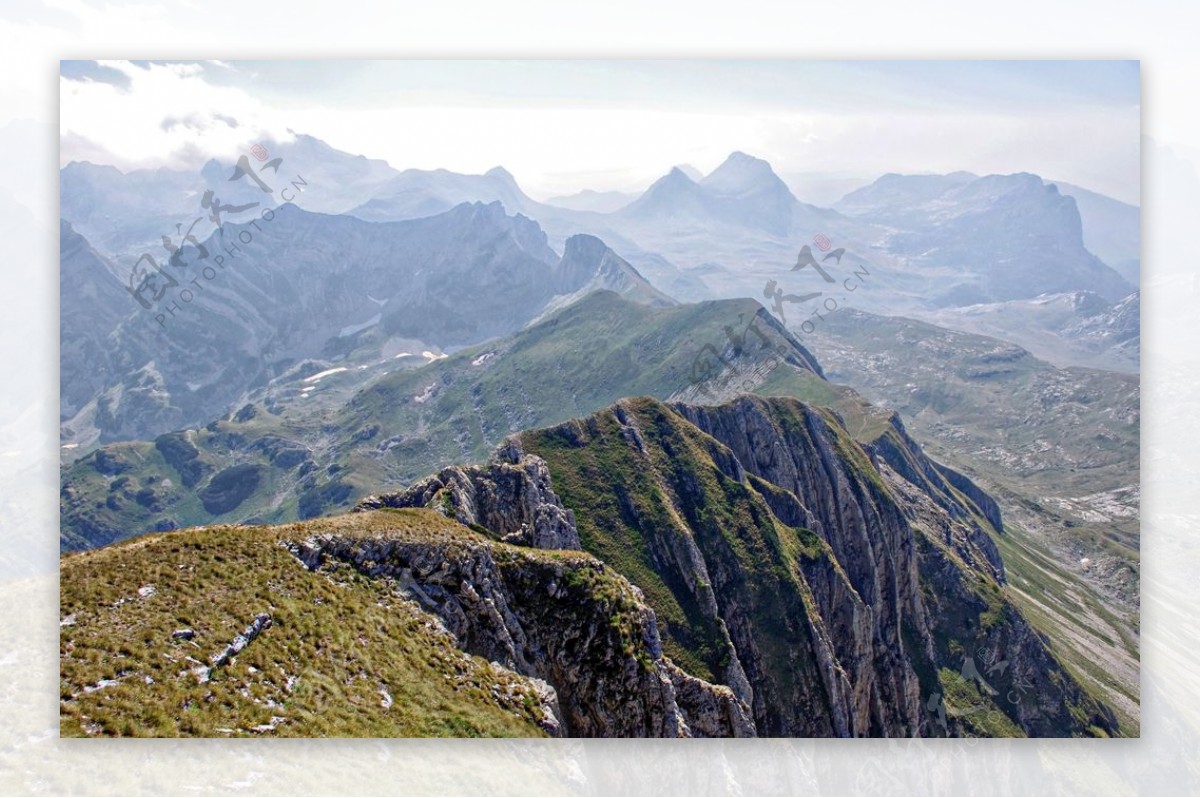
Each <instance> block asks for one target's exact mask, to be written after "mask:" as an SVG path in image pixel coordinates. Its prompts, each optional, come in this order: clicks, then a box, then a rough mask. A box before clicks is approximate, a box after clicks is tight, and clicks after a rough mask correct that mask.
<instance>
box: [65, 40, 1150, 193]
mask: <svg viewBox="0 0 1200 798" xmlns="http://www.w3.org/2000/svg"><path fill="white" fill-rule="evenodd" d="M59 80H60V134H61V140H60V163H61V164H66V163H68V162H70V161H72V160H88V161H92V162H93V163H105V164H112V165H114V166H117V167H118V168H121V169H123V170H129V169H133V168H146V167H157V166H163V165H166V166H172V167H179V168H191V167H194V166H197V165H199V164H200V163H202V162H203V161H205V160H207V159H208V158H210V157H228V156H229V155H230V154H232V153H235V152H240V151H244V150H245V148H246V147H247V146H248V145H249V144H251V143H253V142H254V141H256V140H260V139H264V138H271V139H275V140H282V139H285V138H287V137H288V136H289V135H291V134H292V133H293V132H294V133H305V134H309V135H312V136H315V137H317V138H319V139H322V140H324V141H326V142H327V143H328V144H330V145H331V146H333V147H336V148H338V149H341V150H345V151H347V152H350V153H353V154H361V155H366V156H368V157H371V158H381V159H383V160H386V161H387V162H388V163H389V164H391V165H392V166H393V167H395V168H397V169H406V168H420V169H435V168H445V169H450V170H452V171H457V172H466V173H482V172H484V171H487V170H488V169H490V168H491V167H494V166H503V167H505V168H506V169H508V170H509V171H510V172H512V173H513V174H514V175H515V176H516V178H517V180H518V182H519V183H520V184H521V186H522V188H524V189H525V190H526V191H527V192H528V193H529V194H531V195H532V196H534V197H537V198H546V197H549V196H554V195H561V194H570V193H573V192H576V191H579V190H582V189H585V188H590V189H594V190H620V191H636V190H641V189H644V188H645V187H646V186H647V185H648V184H649V183H650V182H652V181H653V180H654V179H656V178H658V177H660V176H662V175H663V174H665V173H666V172H667V171H669V170H670V168H671V167H672V166H675V165H680V164H689V165H691V166H694V167H696V168H698V169H699V170H700V171H701V172H705V173H707V172H708V171H711V170H712V169H713V168H715V167H716V166H717V165H718V164H719V163H720V162H721V161H722V160H724V159H725V157H726V156H728V154H729V153H730V152H732V151H734V150H740V151H743V152H747V153H750V154H752V155H755V156H758V157H760V158H764V159H766V160H767V161H769V162H770V163H771V164H772V165H773V166H774V167H775V170H776V172H778V173H779V174H780V175H781V176H782V177H784V178H785V179H786V180H789V182H803V180H804V179H806V178H816V177H822V176H823V177H835V178H861V179H863V180H869V179H874V178H875V177H878V176H879V175H881V174H884V173H887V172H900V173H929V172H951V171H956V170H966V171H970V172H975V173H979V174H992V173H1004V174H1007V173H1012V172H1033V173H1036V174H1039V175H1041V176H1043V177H1045V178H1047V179H1051V180H1061V181H1066V182H1068V183H1074V184H1077V185H1080V186H1083V187H1086V188H1090V189H1092V190H1095V191H1099V192H1101V193H1104V194H1108V195H1110V196H1113V197H1116V198H1117V199H1121V200H1124V201H1126V202H1131V203H1138V202H1139V185H1140V134H1141V131H1140V116H1141V101H1140V68H1139V64H1138V62H1136V61H891V62H889V61H847V62H839V61H732V60H710V61H335V60H330V61H228V62H226V61H208V62H144V61H64V62H62V64H61V66H60V78H59ZM802 198H803V197H802Z"/></svg>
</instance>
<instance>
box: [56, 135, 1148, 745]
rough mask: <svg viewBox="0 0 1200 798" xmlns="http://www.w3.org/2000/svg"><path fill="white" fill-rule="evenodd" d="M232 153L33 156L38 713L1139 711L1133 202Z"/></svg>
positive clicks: (1024, 717)
mask: <svg viewBox="0 0 1200 798" xmlns="http://www.w3.org/2000/svg"><path fill="white" fill-rule="evenodd" d="M254 155H255V158H254V161H250V160H248V159H246V158H243V159H241V160H240V161H239V162H238V164H237V165H236V166H235V165H234V164H233V163H223V162H220V161H216V160H214V161H210V162H208V163H207V164H206V165H205V166H204V167H203V168H202V169H201V170H199V172H198V173H188V172H186V171H181V170H167V169H160V170H143V171H140V172H134V173H130V174H123V173H121V172H119V171H117V170H114V169H111V168H109V167H97V166H94V165H91V164H70V165H68V166H67V167H64V169H63V170H62V175H63V184H62V190H63V204H62V208H63V212H62V216H63V219H62V222H61V229H60V246H61V253H62V264H61V268H62V280H61V286H62V288H61V352H62V379H61V382H60V385H61V388H60V390H61V412H60V419H61V436H62V441H63V468H62V473H61V495H60V514H61V532H60V549H61V550H62V552H63V557H62V560H61V578H62V585H63V588H62V617H61V618H60V628H61V630H62V631H61V636H62V640H63V658H62V680H61V681H62V692H61V705H60V706H61V718H62V731H63V733H64V734H65V735H71V736H76V735H79V736H95V735H105V736H108V735H122V736H123V735H157V736H161V735H166V736H179V735H184V736H189V735H202V736H222V735H223V736H250V735H254V736H262V735H273V736H280V735H283V736H290V735H297V736H312V735H318V736H345V735H353V736H362V735H384V736H395V735H410V736H427V735H438V736H481V735H486V736H490V735H499V736H514V735H516V736H522V735H532V736H542V735H548V736H624V737H628V736H654V737H730V736H736V737H745V736H889V737H892V736H1101V737H1102V736H1128V735H1136V734H1137V733H1138V728H1139V708H1138V665H1137V657H1138V644H1137V635H1138V622H1137V606H1138V602H1139V592H1138V549H1139V545H1140V542H1139V533H1138V528H1137V513H1138V501H1139V493H1138V487H1137V468H1136V465H1133V466H1131V465H1130V463H1136V453H1137V446H1138V430H1139V423H1140V418H1139V410H1138V404H1137V403H1138V381H1137V377H1136V371H1137V369H1138V360H1139V358H1138V349H1139V345H1140V293H1139V292H1138V290H1137V285H1136V281H1137V274H1138V268H1139V267H1138V258H1139V256H1138V253H1137V245H1136V240H1135V241H1133V242H1131V241H1130V237H1131V236H1133V237H1134V238H1135V239H1136V232H1137V225H1136V211H1137V209H1136V208H1134V207H1133V206H1128V205H1123V204H1122V203H1118V202H1116V201H1115V200H1111V199H1110V198H1107V197H1103V196H1101V195H1098V194H1094V193H1092V192H1087V191H1086V190H1084V189H1079V188H1078V187H1075V186H1069V185H1066V184H1058V183H1055V182H1053V181H1047V180H1043V179H1042V178H1041V177H1038V176H1036V175H1030V174H1016V175H986V176H977V175H973V174H969V173H965V172H956V173H951V174H947V175H885V176H884V177H881V178H880V179H879V180H876V181H875V182H873V183H870V184H868V185H863V186H861V187H858V188H856V189H855V190H853V191H851V192H850V193H848V194H846V195H845V196H844V197H843V198H842V199H841V200H839V201H838V202H837V203H835V204H834V207H832V208H822V207H818V206H815V205H811V204H807V203H804V202H801V201H800V200H798V199H797V197H796V195H795V194H794V193H793V192H792V191H791V190H790V189H789V188H788V185H787V184H786V183H785V182H784V181H783V180H781V179H780V178H779V176H778V175H776V174H775V172H774V170H773V169H772V167H771V165H770V164H769V163H767V162H766V161H764V160H761V159H758V158H755V157H753V156H750V155H747V154H745V153H741V152H734V153H733V154H731V155H730V156H729V157H728V158H727V159H726V160H725V161H724V162H723V163H722V164H721V165H720V166H718V167H717V168H716V169H715V170H714V171H712V172H711V173H709V174H707V175H704V174H702V173H700V172H698V171H697V170H694V169H692V168H690V167H676V168H673V169H671V170H670V171H669V172H668V173H667V174H666V175H664V176H663V177H662V178H660V179H659V180H657V181H655V182H654V183H653V184H652V185H651V186H650V187H649V188H648V189H647V190H646V191H644V192H642V193H641V194H640V195H637V196H626V195H619V194H613V193H610V194H602V193H598V192H591V193H587V192H585V193H582V194H580V195H575V196H572V197H559V198H555V199H553V200H550V201H547V202H540V201H537V200H534V199H532V198H531V197H529V196H528V195H526V194H525V193H524V192H523V191H522V189H521V188H520V186H519V185H518V183H517V181H516V179H515V178H514V177H513V176H512V175H511V174H510V173H508V172H507V171H506V170H504V169H503V168H502V167H496V168H494V169H491V170H489V171H488V172H487V173H485V174H483V175H462V174H456V173H453V172H450V171H447V170H433V171H424V170H415V169H408V170H403V171H399V170H396V169H393V168H392V167H391V166H389V165H387V164H385V163H383V162H381V161H372V160H368V159H366V158H362V157H357V156H352V155H350V154H347V153H342V152H339V151H337V150H335V149H333V148H331V147H329V146H327V145H325V144H324V143H323V142H320V141H319V140H317V139H313V138H311V137H307V136H295V137H294V138H293V139H292V140H289V141H287V142H265V143H264V144H263V145H262V147H260V148H259V149H256V151H255V153H254ZM289 181H290V183H289ZM268 184H269V185H268ZM285 185H290V186H291V191H292V192H294V194H295V196H294V197H292V199H288V197H287V196H283V195H284V192H283V191H281V190H270V189H281V188H282V187H283V186H285ZM218 195H219V200H218V199H217V198H216V197H217V196H218ZM281 200H282V201H281ZM224 203H228V205H225V204H224ZM198 204H199V205H200V206H202V207H203V208H204V210H205V211H206V212H208V213H211V217H210V218H209V219H208V221H209V222H211V224H205V223H204V222H205V217H204V216H203V215H201V214H200V211H198V210H197V205H198ZM251 211H252V213H253V216H252V218H251V219H249V220H248V219H247V216H246V213H247V212H251ZM1131 211H1132V212H1133V214H1134V215H1133V216H1131ZM222 215H223V216H224V217H225V218H223V219H218V217H220V216H222ZM193 218H194V219H196V222H195V223H192V228H188V227H187V226H186V225H187V224H188V223H189V222H190V220H191V219H193ZM192 229H194V230H195V232H196V234H195V235H192V236H189V235H188V234H187V233H186V232H185V231H187V230H192ZM172 231H174V233H175V234H174V235H171V232H172ZM201 231H203V232H201ZM1101 251H1102V252H1103V255H1101V254H1100V252H1101ZM150 253H153V257H152V256H150ZM1110 261H1111V262H1110ZM143 264H144V265H143ZM139 268H141V269H142V271H141V272H140V273H139V272H138V269H139ZM848 275H853V277H854V280H856V281H857V282H856V283H855V285H854V286H853V287H852V286H851V285H850V282H851V278H850V277H849V276H848ZM139 280H140V282H139ZM769 281H771V282H769ZM772 283H773V284H774V285H775V286H777V287H779V289H780V290H779V292H778V293H776V294H774V295H773V294H772V293H771V290H770V289H771V285H772ZM160 288H161V289H164V290H161V291H159V290H158V289H160ZM809 291H812V292H816V291H819V292H820V293H818V294H815V296H821V297H822V299H821V300H820V301H817V302H814V303H812V304H806V303H808V302H809V300H811V299H813V298H814V297H813V296H808V297H807V298H805V297H799V296H797V295H796V294H794V293H788V294H787V296H786V297H785V296H783V293H784V292H809ZM822 295H823V296H822ZM772 298H775V299H776V300H777V301H776V303H775V304H774V307H773V309H769V307H768V306H770V305H771V304H772V303H771V301H770V300H771V299H772ZM759 300H766V302H765V303H764V302H760V301H759ZM785 302H787V303H791V304H788V307H787V314H788V315H787V319H788V322H790V326H789V323H788V322H785V321H784V314H783V310H784V308H783V303H785ZM830 302H833V306H832V308H831V306H830V304H829V303H830ZM765 305H766V306H765ZM821 308H824V309H825V310H826V311H831V310H833V309H834V308H840V309H839V310H837V311H836V312H826V313H825V314H823V315H819V314H814V316H811V317H810V316H808V315H806V314H807V312H808V311H809V310H810V309H817V310H818V311H819V310H820V309H821ZM867 311H870V312H867ZM906 316H907V317H911V318H906ZM806 319H814V320H815V321H806ZM810 328H811V329H810ZM980 333H986V334H989V335H992V336H994V337H986V336H985V335H980ZM1022 344H1023V345H1025V346H1026V347H1027V348H1026V349H1023V348H1021V346H1020V345H1022ZM1027 350H1028V351H1027ZM1038 358H1044V359H1045V360H1040V359H1038ZM1047 361H1049V362H1047ZM823 364H824V365H823ZM1119 372H1127V373H1119ZM1130 372H1131V373H1130ZM910 430H911V432H910ZM918 441H920V442H918ZM935 458H936V459H935ZM1130 458H1133V459H1132V460H1131V459H1130ZM116 650H119V652H120V656H115V657H114V656H113V654H112V652H113V651H116ZM1104 663H1107V666H1105V665H1104ZM180 708H182V709H183V710H184V711H182V712H181V711H180Z"/></svg>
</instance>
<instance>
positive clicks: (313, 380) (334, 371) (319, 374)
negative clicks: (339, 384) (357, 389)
mask: <svg viewBox="0 0 1200 798" xmlns="http://www.w3.org/2000/svg"><path fill="white" fill-rule="evenodd" d="M341 371H346V367H345V366H338V367H337V368H332V369H325V370H324V371H319V372H317V373H316V374H314V375H312V376H311V377H305V378H304V380H303V382H311V383H317V382H320V381H321V380H322V379H323V378H324V377H328V376H329V375H330V374H337V373H338V372H341Z"/></svg>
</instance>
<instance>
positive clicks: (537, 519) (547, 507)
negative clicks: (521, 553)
mask: <svg viewBox="0 0 1200 798" xmlns="http://www.w3.org/2000/svg"><path fill="white" fill-rule="evenodd" d="M382 507H430V508H431V509H435V510H438V511H439V512H442V513H443V514H445V515H447V516H450V517H452V518H454V519H455V520H456V521H458V522H459V523H460V524H463V525H464V526H469V527H473V528H477V529H478V528H481V529H485V530H487V532H488V533H489V534H492V535H494V536H496V537H497V538H499V539H500V540H503V541H505V542H507V543H514V544H517V545H523V546H534V547H536V548H539V549H576V550H578V549H580V548H581V546H580V543H579V535H578V533H577V532H576V531H575V516H574V514H573V513H572V512H571V511H570V510H568V509H566V508H565V507H563V505H562V502H561V501H559V499H558V496H556V495H555V494H554V490H553V489H552V488H551V486H550V472H549V470H547V468H546V464H545V462H544V461H542V459H541V458H539V457H535V456H530V455H526V454H524V453H523V452H521V450H520V448H519V445H518V444H517V443H516V442H515V441H507V442H506V443H505V444H504V445H502V446H501V447H500V448H499V449H498V450H497V452H496V454H495V456H494V457H493V458H492V460H491V462H489V463H488V464H487V465H484V466H474V465H471V466H454V467H451V468H445V469H442V470H441V471H440V472H438V474H437V475H436V476H431V477H429V478H427V479H425V480H423V481H421V482H418V483H417V484H415V485H413V486H412V487H410V488H409V489H408V490H405V491H402V492H400V493H392V494H385V495H382V496H370V497H367V498H366V499H364V500H363V501H362V502H360V503H359V505H358V507H357V508H356V509H378V508H382Z"/></svg>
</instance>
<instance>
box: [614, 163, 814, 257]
mask: <svg viewBox="0 0 1200 798" xmlns="http://www.w3.org/2000/svg"><path fill="white" fill-rule="evenodd" d="M617 215H619V216H621V217H622V218H623V219H626V220H629V221H634V222H636V223H640V224H645V223H647V222H656V223H669V224H672V225H702V224H706V223H707V224H713V223H715V224H719V225H730V226H736V227H741V228H748V229H752V230H760V231H762V232H764V233H767V234H770V235H774V236H787V235H789V234H791V233H793V232H794V230H795V227H796V225H797V224H799V223H802V222H803V220H804V219H806V218H807V217H810V216H813V215H820V213H819V211H817V209H815V208H812V207H811V206H805V205H804V204H803V203H801V202H800V201H799V200H797V199H796V198H795V197H794V196H792V192H791V191H790V190H789V189H788V187H787V185H786V184H785V183H784V182H783V181H782V180H780V179H779V176H778V175H776V174H775V172H774V171H773V170H772V169H771V165H770V164H769V163H767V162H766V161H764V160H762V159H760V158H755V157H753V156H750V155H747V154H745V153H742V152H734V153H732V154H730V156H729V157H728V158H726V159H725V161H724V162H723V163H722V164H721V165H720V166H719V167H717V168H716V169H715V170H714V171H713V172H712V173H711V174H709V175H708V176H707V177H704V178H703V179H701V180H699V181H696V180H694V179H693V178H692V177H690V176H688V175H687V174H686V173H684V171H683V170H682V169H680V168H678V167H676V168H674V169H672V170H671V171H670V173H668V174H667V175H666V176H665V177H662V178H660V179H659V180H658V181H657V182H655V183H654V184H653V185H652V186H651V187H650V188H649V189H647V190H646V192H645V193H644V194H643V195H642V196H641V197H639V198H638V199H637V200H635V201H634V202H632V203H630V204H629V205H628V206H626V207H625V208H624V209H622V210H621V211H619V212H618V214H617Z"/></svg>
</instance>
